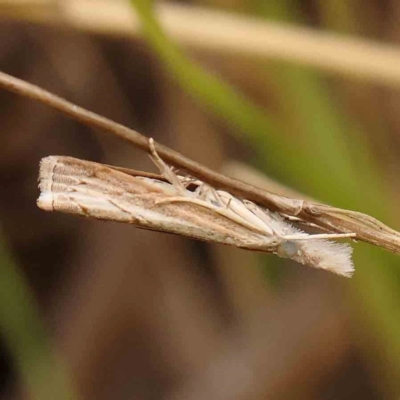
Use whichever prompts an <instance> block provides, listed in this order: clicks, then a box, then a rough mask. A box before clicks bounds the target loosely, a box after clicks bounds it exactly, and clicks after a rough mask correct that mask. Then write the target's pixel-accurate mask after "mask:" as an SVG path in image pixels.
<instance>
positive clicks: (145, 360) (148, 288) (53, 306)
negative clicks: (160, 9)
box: [0, 0, 400, 400]
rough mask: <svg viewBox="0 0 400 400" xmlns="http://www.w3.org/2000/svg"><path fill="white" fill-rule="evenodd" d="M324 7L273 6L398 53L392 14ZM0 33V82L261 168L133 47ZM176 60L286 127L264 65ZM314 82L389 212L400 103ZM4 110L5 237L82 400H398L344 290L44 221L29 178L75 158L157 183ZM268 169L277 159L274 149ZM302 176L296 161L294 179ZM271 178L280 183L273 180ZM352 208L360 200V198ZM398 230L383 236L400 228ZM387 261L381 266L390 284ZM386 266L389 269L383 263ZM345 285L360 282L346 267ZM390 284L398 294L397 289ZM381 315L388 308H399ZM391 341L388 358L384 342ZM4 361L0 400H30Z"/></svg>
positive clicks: (79, 137) (32, 25)
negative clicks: (386, 194) (42, 165)
mask: <svg viewBox="0 0 400 400" xmlns="http://www.w3.org/2000/svg"><path fill="white" fill-rule="evenodd" d="M180 3H183V2H180ZM188 3H190V4H192V5H193V6H197V5H201V6H207V7H210V8H211V9H216V8H220V9H221V10H225V11H235V12H240V13H242V15H244V16H246V15H248V14H253V15H256V16H258V17H259V18H265V19H266V20H268V18H270V19H274V18H278V17H277V13H275V12H274V10H273V7H272V8H271V9H269V10H267V8H268V6H267V5H266V3H268V2H264V3H263V2H247V1H241V0H235V1H222V0H220V1H217V0H216V1H200V0H199V1H191V2H188ZM250 3H252V4H254V7H253V8H251V7H250V6H249V4H250ZM272 3H274V2H271V4H272ZM331 3H332V4H333V3H334V2H333V0H332V1H331V2H326V4H325V5H324V4H322V2H320V1H319V0H301V1H300V0H299V1H297V2H296V5H295V6H294V5H293V6H292V5H291V3H290V2H287V3H285V4H286V6H287V7H289V8H290V7H296V10H297V13H298V15H299V17H298V18H299V21H300V22H301V23H303V24H304V25H307V26H310V27H314V28H317V29H331V30H332V31H335V30H336V32H342V33H346V34H357V35H359V36H363V37H364V38H367V39H379V40H381V41H382V42H392V43H397V42H398V40H399V33H400V31H399V29H398V21H399V20H400V7H399V6H398V4H397V2H396V1H394V0H386V1H373V0H368V1H365V2H355V1H353V2H351V1H348V2H347V6H349V7H350V9H351V10H352V12H353V14H352V15H353V17H351V16H350V17H349V20H350V21H351V23H350V22H348V21H347V25H346V21H345V20H343V18H341V17H340V15H342V14H335V13H337V12H339V11H337V10H338V8H335V7H334V6H333V5H332V4H331ZM342 3H343V4H344V3H345V2H340V1H339V2H337V4H342ZM190 4H189V5H190ZM271 4H270V5H271ZM282 4H283V3H282ZM0 5H1V2H0ZM329 5H331V6H332V7H331V9H329ZM11 6H12V4H11ZM11 6H10V5H8V6H7V7H11ZM256 6H257V7H256ZM277 7H278V8H279V7H281V5H278V6H277ZM343 7H345V5H344V6H343ZM0 10H1V8H0ZM257 10H258V11H257ZM268 12H270V15H269V14H268ZM32 13H33V12H32ZM27 14H28V16H29V13H27ZM16 15H17V14H16ZM0 17H1V19H0V70H2V71H5V72H7V73H10V74H12V75H15V76H17V77H20V78H23V79H25V80H27V81H29V82H32V83H35V84H37V85H39V86H41V87H44V88H46V89H47V90H50V91H51V92H54V93H56V94H58V95H60V96H62V97H65V98H67V99H69V100H71V101H73V102H75V103H77V104H79V105H81V106H83V107H86V108H88V109H90V110H93V111H95V112H97V113H99V114H102V115H104V116H106V117H109V118H111V119H113V120H115V121H118V122H120V123H123V124H125V125H127V126H130V127H133V128H134V129H136V130H138V131H139V132H142V133H144V134H145V135H147V136H149V137H154V138H155V139H156V140H157V141H160V142H161V143H164V144H167V145H168V146H170V147H172V148H174V149H176V150H178V151H180V152H182V153H183V154H185V155H187V156H189V157H191V158H193V159H195V160H197V161H199V162H201V163H204V164H205V165H207V166H209V167H212V168H215V169H216V170H220V169H221V168H222V167H223V166H224V165H225V163H226V162H227V161H229V160H231V159H234V160H239V161H243V162H245V163H249V164H251V163H253V161H255V159H256V157H255V156H254V149H253V148H252V146H251V145H249V144H248V143H247V142H246V140H240V139H238V137H237V136H235V135H232V132H231V130H232V128H230V127H227V125H225V124H224V123H223V122H222V121H221V120H220V119H218V118H217V117H215V116H214V115H212V113H210V112H207V110H206V109H205V108H204V107H203V106H202V105H201V104H200V103H199V102H197V101H195V100H194V99H193V97H192V96H191V95H190V94H188V93H187V92H186V91H185V90H183V89H182V88H180V87H179V86H178V85H177V84H176V82H175V81H174V79H173V78H172V77H171V75H169V74H168V73H167V72H166V71H165V69H164V68H163V66H162V64H161V63H160V61H159V60H158V59H157V57H156V56H155V54H154V53H153V52H152V51H151V50H150V49H149V47H148V46H147V45H146V43H145V42H144V41H142V40H141V39H139V38H132V37H122V36H112V35H106V34H95V33H87V32H84V31H80V30H76V29H73V28H69V27H65V26H62V24H60V25H59V26H57V24H55V26H54V25H52V24H50V25H48V24H42V23H39V22H33V21H29V17H28V18H25V17H24V18H23V19H19V18H18V17H16V16H14V17H10V16H9V14H8V13H4V15H2V16H1V15H0ZM351 18H353V19H351ZM188 53H189V54H190V56H191V57H193V58H194V59H195V60H196V61H197V62H199V63H201V64H202V65H203V66H204V67H205V68H206V69H209V70H211V71H214V72H215V73H217V74H218V76H220V77H223V78H224V79H225V80H227V81H229V82H230V83H232V84H233V85H235V86H236V87H238V88H239V89H240V90H241V91H243V92H244V93H246V95H248V96H249V97H250V98H252V99H253V100H254V101H255V102H257V103H258V104H259V105H261V106H263V107H265V108H266V109H268V112H270V113H274V112H276V113H278V112H279V111H281V110H280V109H279V107H280V106H279V104H277V101H276V99H277V97H278V94H277V93H278V92H279V91H280V86H279V82H274V81H273V79H272V75H271V74H269V73H267V75H265V71H264V70H263V67H262V64H261V61H260V60H256V61H255V60H251V59H248V58H246V57H240V56H238V55H233V54H232V55H229V56H226V55H222V54H219V53H218V52H215V51H206V50H198V49H197V50H196V48H191V49H189V50H188ZM265 63H267V61H265ZM324 79H325V80H326V82H327V84H328V85H329V86H330V87H331V88H334V92H333V94H332V96H333V97H334V99H335V101H336V102H337V103H336V104H338V106H340V107H343V108H344V109H346V110H347V112H348V114H349V115H350V116H351V118H354V119H355V120H356V121H358V123H359V124H360V125H361V126H363V127H367V126H368V127H369V128H370V129H369V130H366V131H365V136H366V137H367V140H368V143H369V145H370V146H371V147H372V148H373V149H374V150H373V154H374V157H375V159H374V162H375V163H376V164H377V165H378V166H379V168H381V169H380V170H379V173H380V174H381V175H380V176H381V179H382V183H383V184H384V185H385V186H388V187H390V188H391V190H392V195H393V197H392V198H390V199H388V200H387V201H388V203H389V202H391V203H393V204H398V202H397V203H396V201H395V199H396V196H397V197H398V195H399V191H398V187H399V186H398V184H397V182H398V170H399V168H400V164H399V162H398V151H399V146H400V142H399V137H400V136H399V132H400V131H399V129H400V120H399V115H400V114H399V112H398V104H399V101H398V100H399V97H398V92H397V90H396V89H395V88H393V89H391V88H388V87H382V86H381V85H380V84H374V83H365V82H358V81H353V80H352V79H345V78H340V77H337V76H335V75H329V76H326V77H324ZM288 96H289V97H290V92H288ZM0 105H1V107H0V127H1V138H2V140H1V147H0V188H1V189H0V221H1V228H2V234H3V236H4V240H5V242H6V244H7V249H8V251H9V252H10V253H11V254H12V257H13V259H14V263H15V265H18V268H19V271H22V276H23V277H24V278H25V279H26V281H27V282H28V284H29V288H30V289H31V290H32V292H33V294H34V298H35V300H36V301H37V305H38V310H39V315H40V318H41V320H42V322H43V323H44V325H45V327H46V329H47V331H48V333H49V337H50V338H51V339H50V343H51V345H50V346H51V347H52V348H55V349H57V351H58V353H59V354H60V359H62V360H63V362H65V365H66V367H67V368H66V370H67V371H68V373H67V374H69V376H70V377H71V382H72V383H71V385H73V387H74V388H75V389H76V391H77V392H78V393H79V396H80V398H82V399H88V400H89V399H96V400H102V399H110V398H112V399H113V400H124V399H135V400H136V399H161V398H166V399H174V400H175V399H179V400H183V399H185V400H191V399H193V400H197V399H199V400H200V399H216V400H219V399H221V400H222V399H335V400H340V399H350V398H352V399H354V398H360V399H361V398H362V399H386V398H387V399H391V398H393V399H394V398H398V395H399V394H400V392H399V390H398V389H399V385H398V378H399V374H398V371H399V370H398V364H399V363H400V359H399V360H397V364H396V362H395V360H396V358H395V357H394V358H393V359H391V360H390V357H389V358H388V357H387V355H386V353H385V352H386V351H387V349H386V350H382V348H381V344H380V343H381V342H382V341H383V342H384V341H385V336H384V334H386V333H387V332H386V333H384V334H382V336H380V331H381V329H380V326H379V325H378V326H371V325H368V324H366V323H365V321H364V319H365V316H363V313H368V312H369V309H368V307H365V306H363V305H362V304H361V305H360V303H362V300H360V298H358V297H357V296H358V294H357V289H356V287H355V286H354V287H353V286H351V287H350V288H349V285H352V283H349V282H348V281H347V280H345V279H343V278H338V277H336V276H333V275H332V274H329V273H326V272H321V271H317V270H312V269H310V268H307V267H304V266H300V265H297V264H295V263H292V262H290V261H285V260H281V259H277V258H276V257H273V256H265V255H264V256H262V257H260V256H259V255H257V254H253V253H251V252H246V251H241V250H237V249H234V248H227V247H223V246H217V245H212V244H206V243H200V242H196V241H192V240H187V239H184V238H181V237H177V236H172V235H167V234H159V233H155V232H147V231H142V230H138V229H135V228H133V227H131V226H124V225H119V224H116V223H110V222H107V223H104V222H99V221H91V220H83V219H78V218H75V217H73V216H68V215H62V214H56V213H54V214H53V213H45V212H43V211H41V210H39V209H38V208H37V207H36V203H35V202H36V198H37V196H38V189H37V173H38V163H39V161H40V159H41V158H42V157H44V156H47V155H50V154H60V155H71V156H75V157H80V158H83V159H89V160H94V161H99V162H104V163H107V164H115V165H119V166H126V167H132V168H135V169H143V170H151V171H154V166H153V165H152V164H151V162H150V160H149V159H148V157H147V156H146V155H145V154H144V153H142V152H140V151H138V150H137V149H134V148H132V147H130V146H129V145H128V144H126V143H123V142H121V141H120V140H118V139H116V138H113V137H110V136H106V135H105V134H102V133H100V132H94V131H92V130H90V129H88V128H86V127H84V126H82V125H79V124H78V123H76V122H74V121H71V120H68V119H66V118H64V117H62V116H60V115H59V114H58V113H56V112H55V111H54V110H52V109H50V108H46V107H45V106H42V105H39V104H36V103H33V102H32V101H30V100H26V99H23V98H20V97H17V96H15V95H13V94H10V93H8V92H6V91H0ZM377 116H378V117H379V118H378V117H377ZM303 117H304V118H310V119H312V118H318V115H308V116H303ZM286 118H290V116H289V117H288V116H286ZM289 133H290V132H289ZM291 134H292V135H293V137H295V135H297V134H298V132H296V131H291ZM368 135H369V136H368ZM289 138H290V137H289ZM286 139H287V138H285V140H286ZM349 140H350V141H351V138H349ZM268 157H274V151H273V149H272V150H271V153H270V154H269V155H268ZM339 162H340V160H339ZM296 168H297V167H296V162H295V161H294V162H293V170H294V172H293V174H296ZM355 168H356V167H355ZM264 172H266V173H267V175H268V173H269V172H271V171H268V170H265V171H264ZM271 173H272V174H273V175H274V174H275V177H277V178H280V176H279V173H278V174H276V171H275V170H273V168H272V172H271ZM310 179H312V177H311V178H310ZM327 180H329V176H328V177H327ZM289 183H290V181H289ZM297 189H299V190H302V188H301V187H298V188H297ZM307 194H309V195H314V193H313V192H312V191H310V192H308V193H307ZM320 194H321V193H315V196H319V195H320ZM362 196H365V197H368V196H369V194H368V190H367V191H366V192H365V193H363V194H362ZM349 206H350V207H351V208H353V209H355V208H356V207H357V206H356V205H352V204H350V205H349ZM377 206H378V207H383V208H384V207H385V204H383V205H382V204H379V205H377ZM361 211H364V210H361ZM398 217H399V215H397V220H396V216H395V217H393V219H392V220H390V221H385V222H387V223H389V224H390V225H391V226H394V227H395V226H397V227H399V226H400V225H399V218H398ZM361 249H362V250H361V251H368V250H366V249H367V246H362V245H361ZM382 253H383V251H379V253H378V254H379V255H381V254H382ZM382 257H385V256H382ZM382 260H383V261H382V262H378V265H379V268H381V269H385V261H384V258H382ZM391 260H394V262H397V265H399V261H398V259H397V261H396V258H395V256H392V258H391ZM356 268H359V269H360V270H361V269H362V268H363V266H362V265H360V264H357V258H356ZM393 276H395V278H393V279H392V281H394V282H395V283H394V285H395V287H397V288H398V287H399V284H398V283H396V279H398V278H399V276H398V275H393ZM397 282H400V280H398V281H397ZM396 295H397V294H396ZM9 306H10V305H9V304H1V307H2V308H7V307H9ZM393 306H394V308H396V307H397V306H398V307H399V308H400V301H398V302H394V303H393ZM373 312H377V313H379V312H381V310H380V309H379V307H378V308H377V309H376V310H373ZM387 334H388V335H390V333H387ZM6 336H7V335H5V336H4V337H3V338H5V337H6ZM378 338H379V339H378ZM398 339H399V340H400V338H398ZM391 340H393V341H396V340H397V336H396V333H395V332H393V336H392V338H391ZM7 343H8V342H7V340H6V339H4V340H3V342H2V345H1V353H0V356H1V357H0V393H1V396H2V397H1V398H2V399H17V398H25V397H26V398H31V393H30V392H29V390H27V389H26V387H25V384H24V382H23V380H21V375H20V372H19V370H18V363H17V362H15V360H14V358H13V351H12V350H10V348H9V346H8V344H7ZM34 354H35V352H33V356H32V357H33V361H32V365H34V366H35V368H36V367H37V366H38V365H40V357H41V354H40V349H38V350H37V359H35V356H34ZM31 355H32V354H31ZM388 360H389V361H388ZM391 362H392V363H393V364H391ZM51 379H52V378H51V377H49V380H51ZM43 384H44V385H46V382H44V383H43ZM60 396H61V394H60Z"/></svg>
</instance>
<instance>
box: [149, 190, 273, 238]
mask: <svg viewBox="0 0 400 400" xmlns="http://www.w3.org/2000/svg"><path fill="white" fill-rule="evenodd" d="M167 203H190V204H195V205H198V206H201V207H204V208H207V209H209V210H212V211H214V212H216V213H217V214H219V215H222V216H224V217H226V218H228V219H230V220H231V221H234V222H236V223H237V224H239V225H242V226H244V227H245V228H247V229H250V230H252V231H253V232H256V233H259V234H262V235H265V234H266V232H265V229H262V228H260V227H258V226H257V225H254V224H253V223H251V222H248V221H246V220H245V219H244V218H242V217H241V216H240V215H237V214H236V213H235V212H233V211H231V210H230V209H226V208H223V207H219V206H215V205H214V204H212V203H210V202H209V201H204V200H200V199H196V198H188V197H178V196H177V197H167V198H165V199H162V200H158V201H156V202H155V204H167Z"/></svg>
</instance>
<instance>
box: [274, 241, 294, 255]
mask: <svg viewBox="0 0 400 400" xmlns="http://www.w3.org/2000/svg"><path fill="white" fill-rule="evenodd" d="M276 254H277V255H278V256H280V257H283V258H294V257H295V256H296V255H299V254H300V243H299V241H296V240H284V241H282V242H281V243H279V244H278V246H277V248H276Z"/></svg>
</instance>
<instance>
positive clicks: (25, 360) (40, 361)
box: [0, 232, 78, 400]
mask: <svg viewBox="0 0 400 400" xmlns="http://www.w3.org/2000/svg"><path fill="white" fill-rule="evenodd" d="M35 304H36V302H35V299H34V298H33V296H32V294H31V292H30V289H29V287H28V285H27V284H26V282H25V280H24V278H23V276H22V275H21V274H20V272H19V270H18V268H17V266H16V264H15V262H14V260H13V259H12V256H11V254H10V252H9V250H8V248H7V247H6V244H5V240H4V238H3V237H2V236H1V232H0V333H1V335H2V336H3V338H4V339H5V342H6V344H7V346H8V348H9V351H10V353H11V355H12V359H13V361H14V362H15V364H16V367H17V369H18V371H19V372H20V374H21V378H22V381H23V384H24V385H25V387H26V389H27V390H28V392H29V395H30V396H31V398H32V399H35V400H54V399H59V400H73V399H77V398H78V397H77V396H76V395H75V394H74V393H73V389H72V385H70V384H69V382H68V377H67V374H66V371H65V368H64V365H63V362H62V360H61V359H60V358H59V357H57V356H56V355H55V354H54V352H53V349H52V348H51V345H50V341H49V339H48V335H47V334H46V330H45V328H44V327H43V325H42V323H41V318H40V316H39V314H38V310H37V308H36V307H35Z"/></svg>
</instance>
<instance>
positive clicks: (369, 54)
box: [0, 0, 400, 86]
mask: <svg viewBox="0 0 400 400" xmlns="http://www.w3.org/2000/svg"><path fill="white" fill-rule="evenodd" d="M0 12H1V14H2V15H8V16H11V17H16V18H19V19H26V20H29V21H34V22H39V23H44V24H50V25H56V26H60V25H62V24H64V25H65V24H67V25H69V26H72V27H74V28H75V29H81V30H86V31H92V32H96V33H103V34H107V35H125V36H138V35H139V34H140V23H139V20H138V18H137V15H135V13H132V10H131V8H130V7H129V4H128V2H124V1H115V0H96V1H93V0H63V1H57V0H18V1H17V0H0ZM155 12H156V14H157V18H158V19H159V21H160V23H161V24H162V26H163V28H164V30H165V31H166V32H167V33H168V35H169V36H170V37H171V38H173V39H174V40H175V41H176V42H178V43H180V44H184V45H186V46H190V47H194V48H200V49H205V50H208V51H214V52H216V53H218V54H227V53H231V54H235V55H236V54H239V55H245V56H246V55H247V56H252V57H254V56H255V57H266V58H271V59H275V60H284V61H289V62H292V63H293V62H295V63H298V64H302V65H308V66H312V67H313V68H317V69H321V70H325V71H329V72H332V73H335V74H341V75H344V76H352V77H355V78H358V79H359V78H362V79H366V80H369V81H372V82H377V83H380V84H385V85H390V86H393V85H396V86H398V85H399V84H400V52H399V50H398V48H397V47H396V46H393V45H390V44H387V43H377V42H374V41H371V40H363V39H361V38H355V37H348V36H347V37H346V36H344V35H337V34H334V33H330V32H326V31H322V30H314V29H309V28H305V27H299V26H294V25H287V24H286V25H285V24H281V23H280V24H276V23H272V22H266V21H265V20H260V19H256V18H250V17H248V16H247V17H241V16H238V15H234V14H230V13H227V12H222V11H218V12H217V11H215V10H209V9H207V8H205V7H196V6H194V5H193V4H191V5H190V6H187V5H186V4H183V5H182V4H174V3H169V2H156V4H155Z"/></svg>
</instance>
